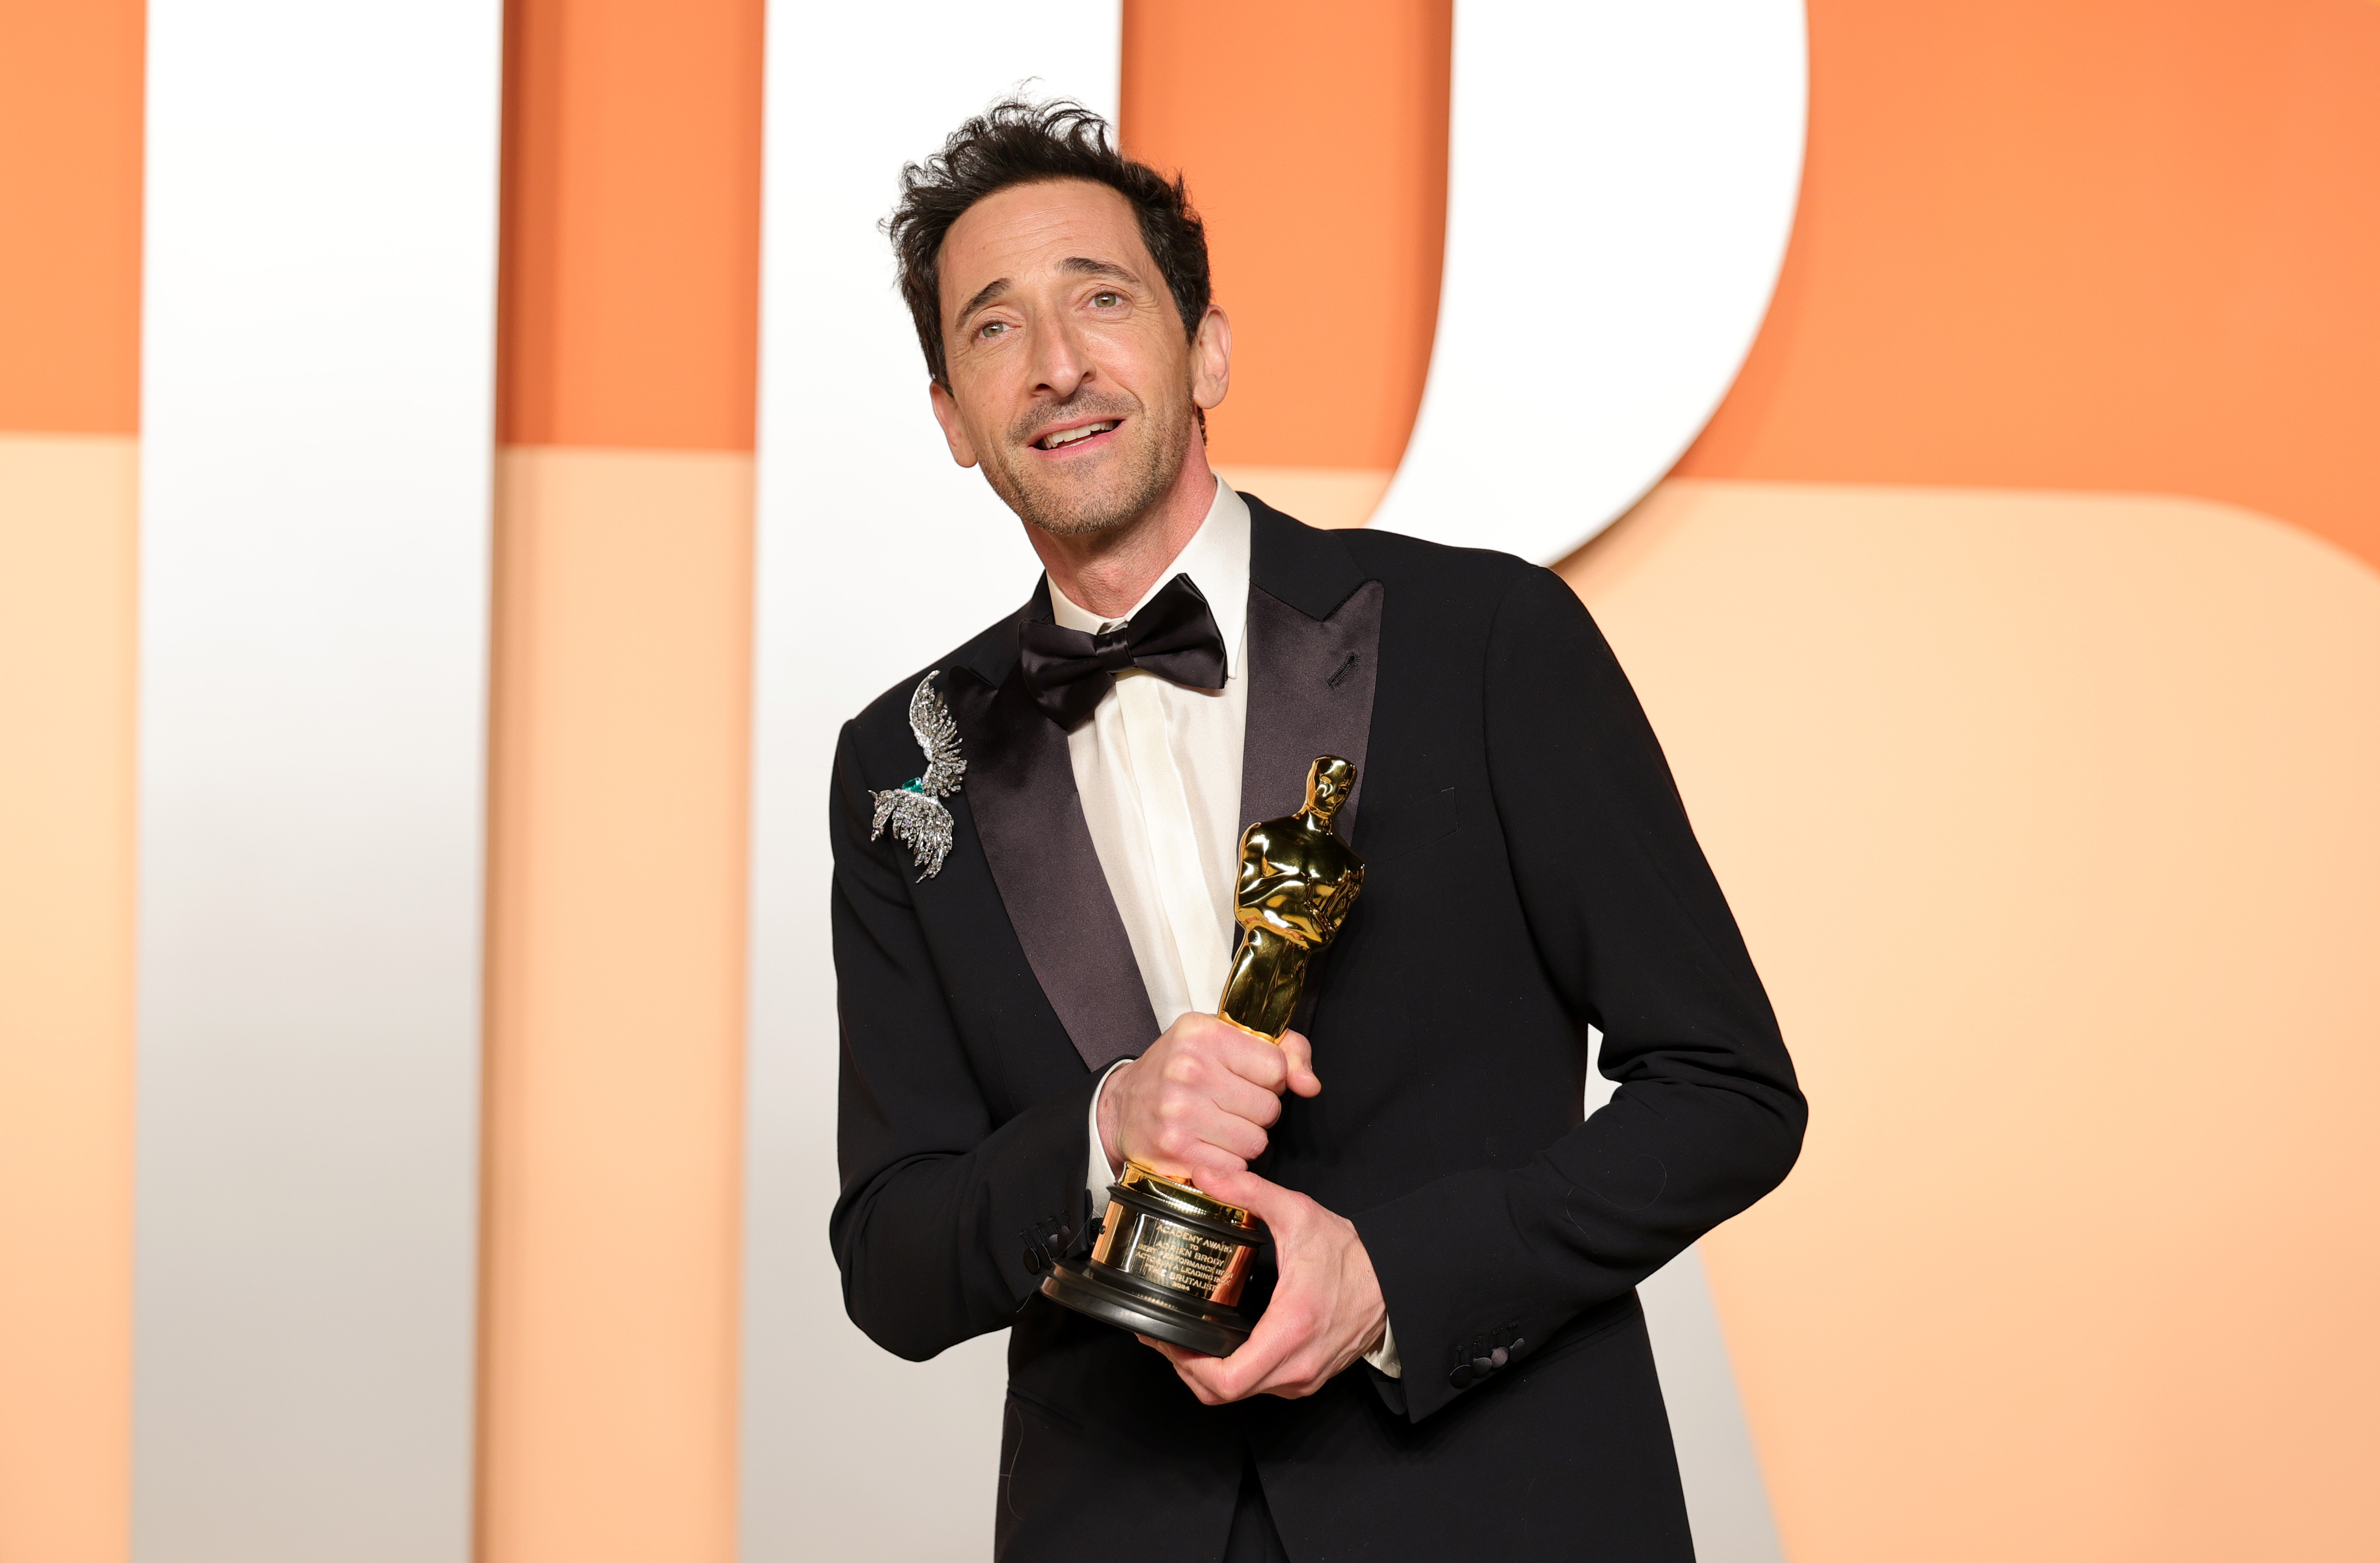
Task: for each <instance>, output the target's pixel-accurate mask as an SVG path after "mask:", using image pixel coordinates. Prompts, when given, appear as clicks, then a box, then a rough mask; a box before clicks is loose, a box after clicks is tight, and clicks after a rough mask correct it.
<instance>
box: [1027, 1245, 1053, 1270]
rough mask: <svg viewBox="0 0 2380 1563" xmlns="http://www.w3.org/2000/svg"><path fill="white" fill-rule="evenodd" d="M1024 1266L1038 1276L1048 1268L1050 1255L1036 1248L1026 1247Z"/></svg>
mask: <svg viewBox="0 0 2380 1563" xmlns="http://www.w3.org/2000/svg"><path fill="white" fill-rule="evenodd" d="M1025 1267H1026V1269H1027V1270H1030V1271H1032V1272H1033V1273H1034V1274H1035V1275H1037V1276H1038V1275H1039V1274H1040V1273H1041V1272H1042V1271H1044V1270H1047V1269H1048V1268H1050V1256H1049V1255H1048V1254H1047V1253H1044V1252H1042V1251H1041V1250H1040V1249H1038V1248H1028V1249H1026V1251H1025Z"/></svg>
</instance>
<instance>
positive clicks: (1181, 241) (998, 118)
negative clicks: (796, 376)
mask: <svg viewBox="0 0 2380 1563" xmlns="http://www.w3.org/2000/svg"><path fill="white" fill-rule="evenodd" d="M1051 179H1086V180H1088V181H1089V182H1091V183H1092V184H1098V185H1105V186H1107V187H1108V188H1109V189H1111V190H1113V191H1115V192H1116V193H1117V194H1118V195H1121V196H1123V198H1124V200H1125V201H1127V202H1129V203H1130V204H1131V206H1132V210H1133V214H1134V215H1135V217H1137V218H1138V219H1139V221H1140V238H1141V242H1142V243H1144V244H1146V245H1147V246H1148V254H1149V258H1150V259H1151V260H1153V261H1155V262H1156V263H1157V269H1158V270H1159V271H1160V273H1162V274H1163V275H1164V277H1165V286H1166V288H1167V290H1168V291H1169V292H1171V293H1172V295H1173V307H1174V309H1175V310H1177V311H1180V313H1181V315H1182V329H1183V332H1184V335H1185V336H1192V337H1195V336H1197V334H1198V323H1199V321H1201V320H1203V319H1204V318H1206V314H1207V304H1208V299H1211V298H1212V297H1213V295H1214V285H1213V282H1212V280H1211V279H1210V277H1209V276H1208V270H1207V228H1206V225H1205V224H1203V223H1201V222H1199V220H1198V214H1197V213H1196V212H1195V211H1193V210H1192V209H1191V206H1190V192H1189V191H1188V189H1185V188H1184V185H1183V182H1182V180H1181V178H1180V177H1179V176H1176V177H1174V178H1172V179H1171V180H1169V179H1167V178H1166V177H1165V176H1164V175H1162V174H1160V173H1159V172H1158V171H1157V170H1156V169H1154V168H1151V167H1149V166H1148V165H1147V164H1145V163H1135V162H1134V161H1133V160H1132V159H1130V158H1128V157H1126V156H1124V155H1123V153H1120V152H1118V151H1116V149H1115V145H1114V142H1113V140H1111V136H1110V133H1109V127H1108V122H1107V121H1106V120H1104V119H1102V118H1100V117H1099V116H1098V115H1096V114H1093V113H1092V112H1091V111H1090V110H1089V109H1087V108H1085V107H1084V106H1083V105H1082V104H1078V103H1074V102H1071V101H1069V100H1067V99H1063V98H1061V99H1058V100H1056V101H1054V102H1051V103H1046V104H1036V103H1029V102H1027V101H1026V100H1025V99H1022V98H1009V99H1005V100H1003V101H1002V102H1000V103H996V104H992V105H991V106H990V108H988V109H986V110H985V111H984V112H983V113H981V114H979V115H977V116H975V117H974V118H973V119H970V120H968V121H967V122H966V123H965V124H964V125H962V126H960V127H959V128H957V129H955V130H953V131H952V132H951V135H950V139H949V140H945V141H944V142H943V143H942V149H941V151H940V152H938V153H934V154H933V155H932V156H930V157H929V158H927V159H926V160H925V161H923V162H922V163H912V164H909V165H905V167H903V168H902V170H901V201H900V204H899V205H897V206H895V207H893V209H892V215H891V216H889V217H887V218H885V219H884V231H885V233H886V234H887V235H888V236H890V237H891V238H892V250H893V253H894V254H895V255H897V256H898V257H899V258H900V262H901V297H902V299H904V300H905V302H906V303H907V304H908V306H909V318H910V319H911V320H912V321H913V322H915V323H916V324H917V346H918V347H920V348H924V349H925V353H926V369H927V371H928V372H929V373H930V374H932V375H933V377H934V383H935V384H936V385H949V384H950V378H951V377H950V357H949V355H948V354H947V353H945V352H944V351H943V348H942V311H941V301H942V240H943V239H944V238H947V237H949V234H950V231H951V225H952V224H953V223H955V222H957V221H958V220H959V218H960V217H962V216H963V215H965V213H966V210H967V208H968V207H970V206H973V205H974V204H975V203H976V202H977V201H981V200H982V199H983V198H984V197H986V196H988V195H996V194H998V193H999V192H1000V191H1002V190H1004V189H1009V188H1010V187H1012V186H1014V185H1035V184H1041V183H1044V182H1045V181H1048V180H1051Z"/></svg>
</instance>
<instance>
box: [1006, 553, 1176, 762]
mask: <svg viewBox="0 0 2380 1563" xmlns="http://www.w3.org/2000/svg"><path fill="white" fill-rule="evenodd" d="M1128 667H1142V668H1147V670H1148V671H1149V672H1151V673H1154V674H1156V675H1157V676H1158V677H1159V678H1167V679H1171V680H1172V682H1174V683H1176V684H1184V685H1187V686H1188V687H1189V688H1191V689H1194V690H1220V689H1221V688H1222V687H1223V671H1224V662H1223V632H1222V631H1221V630H1220V629H1217V628H1216V627H1215V616H1214V614H1213V613H1212V612H1211V611H1209V610H1208V606H1207V599H1206V597H1205V596H1204V595H1203V594H1201V593H1200V592H1199V590H1198V588H1197V587H1196V586H1195V585H1193V584H1192V583H1191V580H1190V578H1189V577H1188V576H1186V575H1177V576H1175V577H1174V578H1173V579H1172V580H1169V581H1167V582H1166V583H1165V589H1164V590H1163V591H1161V592H1159V593H1158V594H1157V595H1156V596H1154V597H1151V598H1150V599H1149V600H1148V601H1147V602H1146V603H1144V604H1141V609H1140V611H1139V612H1138V613H1136V614H1135V615H1133V616H1132V618H1131V619H1130V621H1129V622H1126V623H1123V624H1120V625H1118V626H1116V628H1114V629H1102V630H1101V631H1099V633H1098V634H1096V635H1093V634H1091V633H1089V632H1088V631H1086V630H1081V629H1062V628H1061V627H1060V626H1058V625H1055V624H1048V623H1037V622H1033V621H1030V620H1028V621H1026V626H1025V636H1024V648H1023V653H1022V656H1021V658H1020V661H1019V663H1018V671H1020V672H1022V673H1023V674H1024V675H1025V687H1026V689H1027V690H1031V691H1032V694H1033V703H1034V704H1036V705H1038V706H1039V707H1040V708H1041V710H1042V713H1043V714H1045V715H1047V716H1048V717H1049V718H1050V720H1051V721H1052V722H1055V723H1057V724H1058V726H1060V727H1065V728H1068V729H1070V730H1071V729H1072V728H1073V727H1075V725H1076V724H1077V723H1079V722H1081V721H1082V720H1083V718H1085V717H1086V716H1088V715H1089V714H1091V708H1092V707H1093V706H1096V705H1097V704H1099V700H1100V697H1102V696H1104V695H1105V694H1106V693H1107V692H1108V690H1109V688H1110V687H1111V686H1112V685H1113V684H1114V683H1115V676H1116V675H1117V674H1119V673H1121V672H1123V670H1124V669H1126V668H1128Z"/></svg>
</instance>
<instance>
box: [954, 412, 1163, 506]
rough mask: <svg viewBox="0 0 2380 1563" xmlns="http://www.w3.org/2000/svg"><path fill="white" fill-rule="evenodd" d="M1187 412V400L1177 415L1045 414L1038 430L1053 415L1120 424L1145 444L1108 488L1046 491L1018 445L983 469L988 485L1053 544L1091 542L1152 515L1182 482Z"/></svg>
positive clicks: (1067, 487) (1063, 486)
mask: <svg viewBox="0 0 2380 1563" xmlns="http://www.w3.org/2000/svg"><path fill="white" fill-rule="evenodd" d="M1188 409H1189V402H1188V398H1187V397H1184V399H1183V401H1182V403H1181V405H1180V406H1178V407H1172V406H1168V407H1160V408H1157V409H1149V408H1144V407H1138V406H1133V407H1128V408H1127V407H1123V406H1111V405H1107V404H1105V403H1100V404H1097V405H1094V404H1092V403H1089V402H1085V403H1083V404H1081V405H1080V406H1069V407H1063V408H1059V409H1044V410H1043V411H1040V412H1038V413H1037V414H1035V418H1034V421H1035V422H1036V423H1042V422H1046V421H1048V420H1049V418H1050V411H1051V410H1055V411H1056V412H1057V413H1058V414H1059V415H1061V416H1062V417H1080V416H1084V415H1086V414H1087V415H1089V416H1092V417H1103V416H1116V417H1122V418H1124V419H1125V420H1127V421H1126V422H1125V423H1124V425H1123V426H1124V429H1125V430H1127V431H1130V430H1133V429H1135V428H1137V429H1138V430H1139V431H1140V432H1141V437H1140V439H1139V440H1138V441H1137V442H1136V448H1135V449H1132V450H1130V451H1129V452H1128V455H1129V456H1130V458H1131V459H1130V460H1129V461H1128V462H1127V463H1126V464H1125V465H1124V467H1123V470H1122V471H1120V472H1118V473H1117V474H1116V476H1115V479H1114V481H1113V482H1110V483H1107V484H1104V485H1100V486H1097V487H1091V486H1087V485H1079V484H1073V483H1065V484H1050V485H1047V486H1046V487H1045V486H1044V485H1042V484H1039V483H1038V482H1034V481H1032V479H1031V478H1030V477H1029V476H1028V474H1030V473H1031V472H1032V467H1031V464H1030V463H1031V458H1029V457H1026V456H1025V455H1024V454H1023V453H1022V452H1021V451H1020V450H1019V448H1018V446H1016V445H1014V444H1010V445H1004V446H1002V447H1001V450H1002V455H1001V457H1000V458H998V459H996V460H992V461H987V462H985V463H984V467H983V475H984V478H985V481H987V482H990V484H991V488H992V492H993V493H995V494H997V495H1000V497H1001V499H1002V502H1003V503H1004V504H1006V505H1007V507H1009V508H1010V509H1011V510H1014V511H1015V512H1016V514H1017V517H1018V519H1021V520H1023V521H1024V522H1025V523H1026V525H1027V526H1030V527H1034V528H1036V529H1038V530H1039V531H1045V532H1048V533H1050V535H1051V536H1053V537H1088V536H1092V535H1094V534H1096V533H1099V532H1103V531H1114V530H1116V529H1117V528H1119V527H1124V526H1129V525H1130V524H1131V523H1132V522H1134V521H1135V520H1136V519H1139V518H1140V517H1142V516H1145V515H1147V513H1148V512H1149V511H1150V509H1152V508H1153V507H1155V506H1156V504H1157V502H1158V501H1159V500H1160V499H1162V498H1163V497H1164V496H1165V495H1166V493H1167V491H1168V490H1170V489H1172V486H1173V484H1174V482H1176V480H1178V479H1179V478H1180V477H1181V475H1182V463H1183V462H1184V460H1185V459H1186V458H1188V456H1189V454H1190V426H1191V419H1190V415H1189V410H1188Z"/></svg>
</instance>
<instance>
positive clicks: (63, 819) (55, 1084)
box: [0, 433, 140, 1563]
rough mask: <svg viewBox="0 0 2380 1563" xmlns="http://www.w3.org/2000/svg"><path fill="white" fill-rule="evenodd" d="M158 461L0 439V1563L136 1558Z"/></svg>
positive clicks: (96, 448)
mask: <svg viewBox="0 0 2380 1563" xmlns="http://www.w3.org/2000/svg"><path fill="white" fill-rule="evenodd" d="M139 459H140V458H139V451H138V447H137V446H136V445H135V444H134V442H133V441H132V440H130V439H128V438H124V437H121V436H113V435H67V434H6V433H0V1558H10V1559H14V1558H19V1557H22V1558H29V1559H42V1560H43V1563H118V1560H120V1559H121V1558H122V1557H123V1556H124V1553H125V1547H126V1545H127V1539H128V1523H127V1511H128V1499H129V1496H130V1486H131V1463H132V1427H131V1409H132V1408H131V1401H132V873H133V868H132V733H133V704H132V696H133V685H132V674H133V645H134V641H133V634H134V629H133V611H134V609H133V601H134V571H135V563H134V555H135V548H136V542H135V539H136V533H137V530H138V528H137V521H138V516H137V500H136V495H137V492H138V491H137V487H136V482H135V479H136V474H137V471H138V463H139Z"/></svg>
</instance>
